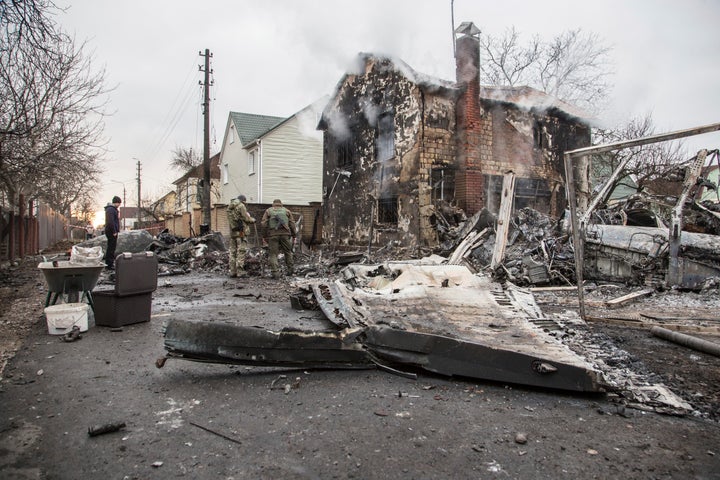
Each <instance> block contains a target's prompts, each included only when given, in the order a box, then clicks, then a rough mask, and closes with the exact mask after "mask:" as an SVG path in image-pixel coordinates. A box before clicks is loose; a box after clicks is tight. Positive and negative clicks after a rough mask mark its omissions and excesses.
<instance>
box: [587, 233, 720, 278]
mask: <svg viewBox="0 0 720 480" xmlns="http://www.w3.org/2000/svg"><path fill="white" fill-rule="evenodd" d="M668 247H669V240H668V232H667V230H666V229H663V228H655V227H627V226H619V225H589V226H588V227H587V239H586V244H585V251H586V257H587V258H588V265H587V267H588V268H589V269H592V270H591V273H593V274H594V276H595V277H596V278H598V279H601V280H603V279H605V280H614V281H628V280H632V279H634V276H638V275H648V274H653V275H655V276H660V275H661V274H667V269H668V261H669V260H668ZM679 250H680V254H679V257H678V259H677V275H678V278H677V279H676V281H675V282H673V283H677V284H678V285H679V286H681V287H683V288H692V289H695V288H699V287H701V286H702V285H703V283H704V282H705V280H707V279H708V278H710V277H717V276H720V237H718V236H717V235H709V234H704V233H695V232H682V237H681V242H680V247H679Z"/></svg>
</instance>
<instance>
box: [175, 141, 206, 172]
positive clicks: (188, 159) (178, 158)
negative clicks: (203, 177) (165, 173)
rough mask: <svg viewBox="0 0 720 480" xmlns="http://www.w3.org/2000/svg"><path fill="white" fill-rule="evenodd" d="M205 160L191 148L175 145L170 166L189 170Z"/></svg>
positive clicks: (185, 170)
mask: <svg viewBox="0 0 720 480" xmlns="http://www.w3.org/2000/svg"><path fill="white" fill-rule="evenodd" d="M202 162H203V159H202V156H201V155H200V154H199V153H198V152H196V151H195V150H193V149H192V147H190V148H183V147H175V149H174V150H173V151H172V158H171V159H170V166H171V167H173V168H176V169H178V170H180V171H183V172H187V171H188V170H191V169H193V168H195V167H197V166H198V165H201V164H202Z"/></svg>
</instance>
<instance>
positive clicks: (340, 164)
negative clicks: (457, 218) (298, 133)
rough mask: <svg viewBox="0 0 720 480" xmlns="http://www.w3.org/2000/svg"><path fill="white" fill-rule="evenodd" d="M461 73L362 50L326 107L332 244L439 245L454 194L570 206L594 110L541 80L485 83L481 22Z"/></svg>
mask: <svg viewBox="0 0 720 480" xmlns="http://www.w3.org/2000/svg"><path fill="white" fill-rule="evenodd" d="M458 30H459V31H460V34H459V37H458V38H457V40H456V76H457V79H456V82H450V81H445V80H440V79H436V78H432V77H429V76H426V75H423V74H420V73H418V72H415V71H414V70H413V69H412V68H410V67H409V66H408V65H407V64H406V63H404V62H403V61H402V60H399V59H396V58H390V57H386V56H379V55H372V54H366V53H364V54H360V55H359V56H358V58H357V62H358V64H357V66H356V68H355V69H354V71H351V72H348V73H347V74H346V75H345V76H344V77H343V78H342V79H341V81H340V82H339V84H338V86H337V90H336V92H335V94H334V96H333V97H332V98H331V99H330V101H329V103H328V105H327V107H326V108H325V110H324V112H323V116H322V119H321V121H320V125H319V128H320V129H322V130H323V131H324V145H323V148H324V152H323V157H324V160H323V203H324V215H323V217H324V218H323V220H324V233H323V235H324V238H325V240H326V241H327V242H328V243H329V244H331V245H368V244H373V245H385V244H387V243H389V242H400V244H402V245H406V246H434V245H436V244H437V241H438V240H437V230H436V228H435V222H436V221H437V216H436V212H438V209H439V208H440V207H441V206H442V205H452V206H456V207H458V208H460V209H462V210H463V211H464V212H465V213H466V214H467V215H472V214H473V213H475V212H477V211H479V210H480V209H482V208H483V207H487V208H488V209H489V210H490V211H492V212H497V210H498V208H499V203H500V192H501V186H502V179H503V175H505V174H506V173H507V172H508V171H512V172H514V174H515V176H516V187H515V198H514V202H515V207H516V208H521V207H533V208H535V209H538V210H540V211H543V212H547V213H551V214H559V213H560V212H562V209H564V206H565V190H564V169H563V163H562V161H563V159H562V155H563V152H564V151H567V150H572V149H575V148H580V147H585V146H588V145H590V126H589V122H588V120H587V116H586V115H584V114H583V113H582V112H580V111H579V110H578V109H576V108H575V107H573V106H571V105H568V104H566V103H563V102H561V101H559V100H558V99H556V98H553V97H551V96H549V95H547V94H545V93H543V92H540V91H538V90H535V89H532V88H530V87H481V86H480V75H479V52H480V46H479V38H478V33H479V32H478V30H477V29H476V28H475V27H474V25H472V24H471V23H465V24H463V25H462V26H461V28H460V29H458Z"/></svg>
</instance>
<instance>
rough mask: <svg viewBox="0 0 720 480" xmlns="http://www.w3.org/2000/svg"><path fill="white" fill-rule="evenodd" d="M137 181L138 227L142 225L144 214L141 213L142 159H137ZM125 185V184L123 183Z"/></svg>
mask: <svg viewBox="0 0 720 480" xmlns="http://www.w3.org/2000/svg"><path fill="white" fill-rule="evenodd" d="M137 182H138V198H137V219H138V227H140V221H141V217H142V214H141V213H140V160H138V161H137ZM123 187H124V185H123Z"/></svg>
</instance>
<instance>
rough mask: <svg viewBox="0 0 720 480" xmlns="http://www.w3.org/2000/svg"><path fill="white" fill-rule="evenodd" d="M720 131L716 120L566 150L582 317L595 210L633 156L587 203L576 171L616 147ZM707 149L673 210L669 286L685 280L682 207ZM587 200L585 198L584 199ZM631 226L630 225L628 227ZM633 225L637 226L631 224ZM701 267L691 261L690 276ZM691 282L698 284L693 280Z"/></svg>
mask: <svg viewBox="0 0 720 480" xmlns="http://www.w3.org/2000/svg"><path fill="white" fill-rule="evenodd" d="M718 130H720V123H714V124H710V125H705V126H702V127H696V128H690V129H686V130H679V131H675V132H669V133H664V134H659V135H651V136H648V137H643V138H638V139H634V140H627V141H621V142H614V143H609V144H604V145H597V146H594V147H586V148H579V149H576V150H571V151H568V152H565V154H564V162H565V178H566V188H567V199H568V204H569V208H570V222H571V226H572V238H573V245H574V247H575V248H574V252H575V274H576V280H577V292H578V301H579V308H580V316H581V317H582V318H583V319H585V318H587V316H586V312H585V300H584V292H583V278H584V276H583V271H584V269H585V243H586V242H587V239H588V235H587V234H588V229H589V219H590V216H591V215H592V212H593V211H594V210H595V209H596V208H597V206H598V205H599V204H600V203H601V202H603V201H604V200H605V198H606V196H607V195H608V194H609V193H610V189H611V187H612V185H613V183H614V181H615V179H617V177H618V176H619V175H620V172H621V171H622V170H623V168H625V165H626V164H627V162H628V161H629V159H630V157H626V159H625V160H624V161H623V162H621V163H620V164H619V165H618V166H617V168H615V170H614V171H613V173H612V175H611V176H610V178H609V179H608V180H607V182H605V184H604V185H603V187H602V189H601V190H600V192H599V193H598V194H597V195H596V196H595V198H594V200H593V201H592V202H588V204H587V205H585V204H584V203H585V202H584V201H583V203H582V204H580V205H579V204H578V201H579V200H580V199H579V195H578V194H577V189H578V188H577V185H576V182H575V171H576V170H581V171H582V170H583V166H582V164H585V165H586V164H587V162H588V158H589V156H590V155H593V154H600V153H606V152H610V151H613V150H620V149H623V148H630V147H638V146H642V145H648V144H652V143H658V142H665V141H670V140H676V139H680V138H685V137H689V136H694V135H700V134H703V133H709V132H715V131H718ZM706 154H707V151H706V150H701V151H700V152H699V153H698V158H697V159H696V161H695V162H694V164H693V166H692V168H691V170H690V171H689V172H688V174H687V175H686V178H685V181H684V182H683V187H684V188H683V194H682V195H681V196H680V198H679V199H678V202H677V203H676V208H675V209H674V210H673V216H672V221H671V225H670V227H669V231H668V232H667V238H668V242H669V259H668V262H669V265H668V270H667V275H666V278H665V283H666V286H668V287H671V286H677V285H682V283H683V270H684V267H685V265H686V262H685V261H683V260H682V259H681V257H680V255H679V254H680V250H681V248H680V247H681V242H682V237H683V236H684V235H683V233H682V207H683V205H684V202H685V200H686V198H687V192H688V191H689V188H690V187H692V186H693V184H694V181H695V180H696V179H697V175H698V174H699V170H700V168H701V167H702V163H703V162H704V159H705V155H706ZM582 200H585V199H582ZM593 228H594V229H596V230H598V229H599V230H602V226H597V225H595V226H593ZM625 228H628V227H625ZM630 228H634V227H630ZM701 271H702V269H700V268H696V267H695V265H694V264H692V263H688V274H689V276H690V277H691V279H696V277H697V275H698V274H701ZM690 282H692V283H695V282H694V280H690Z"/></svg>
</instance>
